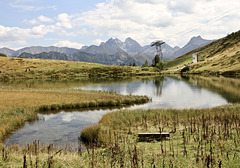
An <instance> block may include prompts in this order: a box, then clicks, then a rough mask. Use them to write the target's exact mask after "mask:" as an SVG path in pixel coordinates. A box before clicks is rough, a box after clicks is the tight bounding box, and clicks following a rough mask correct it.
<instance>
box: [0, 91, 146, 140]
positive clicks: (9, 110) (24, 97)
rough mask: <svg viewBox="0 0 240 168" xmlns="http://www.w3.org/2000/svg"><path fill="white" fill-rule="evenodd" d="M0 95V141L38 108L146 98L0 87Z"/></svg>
mask: <svg viewBox="0 0 240 168" xmlns="http://www.w3.org/2000/svg"><path fill="white" fill-rule="evenodd" d="M0 95H1V101H0V116H1V118H0V140H1V139H2V138H3V137H4V136H5V135H7V134H8V133H9V132H11V131H13V130H15V129H16V128H19V127H20V126H22V125H23V124H24V123H25V122H26V121H31V120H34V119H35V118H36V117H37V112H38V111H39V110H40V111H48V110H59V109H76V108H86V107H110V106H121V105H123V104H127V105H129V104H134V103H144V102H147V101H148V98H147V97H141V96H123V95H119V94H115V93H114V92H104V91H84V90H54V89H51V90H44V89H1V90H0Z"/></svg>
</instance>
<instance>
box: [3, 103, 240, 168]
mask: <svg viewBox="0 0 240 168" xmlns="http://www.w3.org/2000/svg"><path fill="white" fill-rule="evenodd" d="M239 112H240V105H239V104H233V105H226V106H221V107H216V108H208V109H198V110H197V109H184V110H175V109H154V110H134V111H129V110H121V111H116V112H112V113H108V114H105V115H104V116H103V118H102V120H101V121H100V122H99V124H98V125H93V126H92V127H91V126H90V127H87V128H86V129H85V131H83V134H85V135H84V136H87V137H90V138H89V140H90V141H87V142H88V143H87V144H86V149H85V151H83V150H82V144H81V142H80V139H81V138H82V139H83V134H82V136H81V137H79V148H78V149H75V150H74V149H71V148H70V147H67V146H66V147H65V148H64V147H63V148H58V147H54V146H53V145H51V144H50V145H45V146H41V145H39V142H37V141H35V142H33V143H32V144H29V145H28V146H25V147H19V146H16V145H15V146H10V147H6V146H4V145H0V151H1V152H0V153H1V155H0V156H1V157H0V166H2V167H91V168H94V167H133V168H138V167H144V168H145V167H161V168H162V167H164V168H165V167H166V168H169V167H236V168H237V167H239V166H240V136H239V133H240V113H239ZM140 132H169V133H170V137H169V138H166V139H161V140H160V141H156V140H152V141H148V142H140V141H139V140H138V138H137V134H138V133H140Z"/></svg>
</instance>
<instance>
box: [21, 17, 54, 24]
mask: <svg viewBox="0 0 240 168" xmlns="http://www.w3.org/2000/svg"><path fill="white" fill-rule="evenodd" d="M26 21H27V20H26ZM27 22H29V23H31V24H40V23H50V22H54V20H53V19H51V18H48V17H46V16H43V15H40V16H39V17H37V18H36V19H32V20H30V21H27Z"/></svg>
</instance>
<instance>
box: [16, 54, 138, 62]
mask: <svg viewBox="0 0 240 168" xmlns="http://www.w3.org/2000/svg"><path fill="white" fill-rule="evenodd" d="M20 57H23V58H39V59H55V60H69V61H84V62H92V63H101V64H105V65H121V64H125V65H129V63H130V62H132V63H133V62H135V63H136V64H137V65H140V63H139V62H137V61H136V60H134V59H133V58H132V57H129V56H128V54H127V53H126V52H118V53H115V54H113V55H105V54H90V53H86V52H82V51H78V52H76V53H74V54H72V55H67V54H64V53H59V52H53V51H52V52H49V53H47V52H42V53H39V54H30V53H22V54H20Z"/></svg>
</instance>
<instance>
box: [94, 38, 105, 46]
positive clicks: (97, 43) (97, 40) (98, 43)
mask: <svg viewBox="0 0 240 168" xmlns="http://www.w3.org/2000/svg"><path fill="white" fill-rule="evenodd" d="M102 42H104V40H102V39H96V40H94V41H93V44H94V45H100V44H101V43H102Z"/></svg>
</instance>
